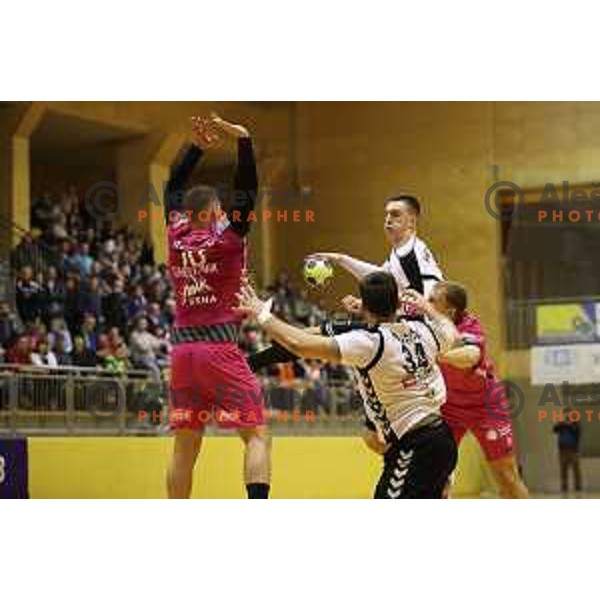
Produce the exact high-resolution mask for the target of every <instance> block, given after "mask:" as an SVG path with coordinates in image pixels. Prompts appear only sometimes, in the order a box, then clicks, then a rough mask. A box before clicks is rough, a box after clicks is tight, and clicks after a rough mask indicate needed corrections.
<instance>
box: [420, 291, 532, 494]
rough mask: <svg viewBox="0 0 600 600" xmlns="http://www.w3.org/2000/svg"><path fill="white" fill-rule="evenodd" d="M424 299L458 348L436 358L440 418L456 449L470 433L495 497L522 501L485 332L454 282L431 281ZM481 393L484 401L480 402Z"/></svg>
mask: <svg viewBox="0 0 600 600" xmlns="http://www.w3.org/2000/svg"><path fill="white" fill-rule="evenodd" d="M429 301H430V303H431V304H432V306H434V308H436V309H437V310H438V311H439V312H441V313H442V314H444V315H446V316H447V317H449V318H450V319H451V320H452V321H453V322H454V324H455V326H456V328H457V329H458V332H459V335H460V338H461V341H462V344H461V345H460V346H458V347H457V348H454V349H452V350H450V351H449V352H447V353H446V354H444V355H442V357H441V358H440V359H439V362H440V366H441V368H442V373H443V375H444V380H445V382H446V389H447V399H446V403H445V404H444V405H443V406H442V416H443V417H444V419H445V421H446V423H448V425H449V426H450V429H451V430H452V433H453V434H454V439H455V441H456V444H457V445H458V444H459V443H460V441H461V439H462V438H463V436H464V435H465V433H466V432H467V431H471V432H472V433H473V434H474V435H475V437H476V438H477V440H478V441H479V444H480V445H481V448H482V450H483V452H484V454H485V456H486V458H487V460H488V463H489V465H490V468H491V470H492V473H493V474H494V477H495V479H496V481H497V482H498V486H499V488H500V493H501V495H502V496H503V497H505V498H527V497H528V496H529V493H528V491H527V487H526V486H525V484H524V483H523V480H522V479H521V477H520V475H519V470H518V468H517V462H516V460H515V456H514V449H513V430H512V423H511V421H510V415H508V414H506V412H505V409H506V407H505V405H504V401H505V396H504V391H503V389H502V388H500V386H496V387H494V386H495V384H497V383H498V379H497V378H496V374H495V369H494V365H493V363H492V361H491V360H490V359H489V357H488V356H487V351H486V340H485V334H484V332H483V329H482V327H481V323H480V321H479V319H478V318H477V317H476V316H475V315H474V314H473V313H471V312H469V311H467V301H468V300H467V292H466V290H465V288H464V287H462V286H461V285H459V284H457V283H452V282H446V281H444V282H440V283H436V285H435V286H434V287H433V290H432V292H431V294H430V297H429ZM486 395H488V400H487V402H486Z"/></svg>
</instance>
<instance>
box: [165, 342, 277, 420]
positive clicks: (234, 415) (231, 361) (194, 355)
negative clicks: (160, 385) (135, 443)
mask: <svg viewBox="0 0 600 600" xmlns="http://www.w3.org/2000/svg"><path fill="white" fill-rule="evenodd" d="M264 406H265V397H264V392H263V389H262V387H261V385H260V384H259V382H258V380H257V379H256V377H255V376H254V374H253V373H252V372H251V371H250V368H249V367H248V363H247V362H246V358H245V357H244V355H243V354H242V352H241V350H240V349H239V347H238V346H237V344H235V343H233V342H189V343H183V344H177V345H175V346H174V347H173V350H172V352H171V382H170V386H169V424H170V427H171V428H172V429H203V428H204V427H205V426H206V425H207V424H208V423H209V422H213V423H216V424H217V425H218V426H219V427H222V428H224V429H243V428H250V427H257V426H259V425H264V422H265V418H264Z"/></svg>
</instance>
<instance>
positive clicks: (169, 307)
mask: <svg viewBox="0 0 600 600" xmlns="http://www.w3.org/2000/svg"><path fill="white" fill-rule="evenodd" d="M174 322H175V298H173V296H169V297H168V298H167V299H166V300H165V303H164V307H163V311H162V313H161V319H160V326H161V327H162V328H164V329H171V327H173V323H174Z"/></svg>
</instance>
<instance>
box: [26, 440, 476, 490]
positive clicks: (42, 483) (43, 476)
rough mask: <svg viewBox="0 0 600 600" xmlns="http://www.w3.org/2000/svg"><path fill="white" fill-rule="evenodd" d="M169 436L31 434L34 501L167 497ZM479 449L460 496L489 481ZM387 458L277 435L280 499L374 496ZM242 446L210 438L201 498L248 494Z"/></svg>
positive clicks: (468, 453)
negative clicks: (58, 436)
mask: <svg viewBox="0 0 600 600" xmlns="http://www.w3.org/2000/svg"><path fill="white" fill-rule="evenodd" d="M171 443H172V442H171V440H169V439H167V438H151V439H148V438H31V439H30V440H29V479H30V485H29V487H30V494H31V497H32V498H164V494H165V490H164V474H165V469H166V466H167V462H168V459H169V453H170V448H171ZM477 451H478V449H477V448H476V447H475V446H473V445H471V444H469V443H467V445H466V446H464V447H463V448H461V455H465V456H464V458H463V459H462V461H461V462H462V464H464V467H463V468H462V470H461V472H460V473H459V474H458V478H457V481H456V486H455V492H456V494H457V495H477V494H478V493H479V492H480V491H481V488H482V487H483V486H484V485H485V484H486V475H485V473H482V472H481V468H480V464H481V463H480V461H479V460H478V456H477ZM379 470H380V459H378V457H376V456H375V455H374V454H373V453H371V452H369V451H368V450H367V449H366V448H365V447H364V445H363V442H362V440H360V439H358V438H342V437H336V438H316V437H314V438H296V437H290V438H276V439H274V440H273V486H272V490H273V494H272V496H273V498H370V497H371V496H372V492H373V489H374V486H375V483H376V482H377V478H378V477H379ZM241 473H242V444H241V442H240V441H239V440H237V439H234V438H208V439H207V440H206V441H205V444H204V448H203V449H202V455H201V461H200V465H199V468H198V469H197V470H196V474H195V479H194V497H195V498H243V497H245V490H244V487H243V485H242V479H241Z"/></svg>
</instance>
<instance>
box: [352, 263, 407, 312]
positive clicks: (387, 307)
mask: <svg viewBox="0 0 600 600" xmlns="http://www.w3.org/2000/svg"><path fill="white" fill-rule="evenodd" d="M360 297H361V300H362V303H363V308H364V309H366V310H368V311H369V312H370V313H371V314H372V315H374V316H376V317H380V318H388V317H390V318H392V319H393V318H394V315H395V314H396V311H397V310H398V284H397V283H396V279H395V278H394V276H393V275H392V274H391V273H387V272H386V271H375V272H374V273H369V275H367V276H366V277H363V279H362V280H361V282H360Z"/></svg>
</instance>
